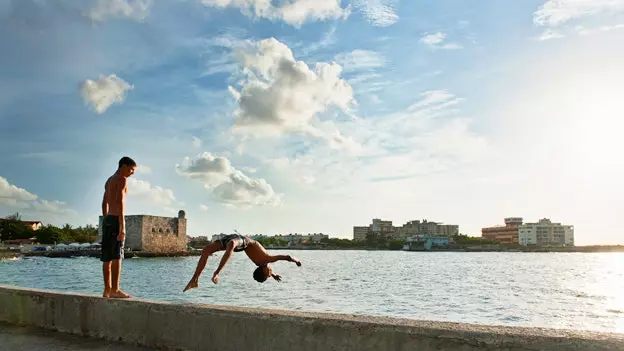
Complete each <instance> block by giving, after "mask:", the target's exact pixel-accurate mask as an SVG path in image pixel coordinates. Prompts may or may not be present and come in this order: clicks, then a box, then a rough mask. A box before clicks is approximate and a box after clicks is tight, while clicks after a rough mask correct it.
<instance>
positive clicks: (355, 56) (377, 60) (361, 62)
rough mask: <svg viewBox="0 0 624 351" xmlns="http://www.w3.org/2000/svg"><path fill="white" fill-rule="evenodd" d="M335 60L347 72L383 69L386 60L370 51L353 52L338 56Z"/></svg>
mask: <svg viewBox="0 0 624 351" xmlns="http://www.w3.org/2000/svg"><path fill="white" fill-rule="evenodd" d="M334 60H335V61H336V62H337V63H338V64H340V65H341V66H342V67H343V68H344V70H345V71H359V70H366V69H373V68H378V67H383V66H384V65H385V64H386V58H385V57H384V56H383V55H381V54H379V53H377V52H375V51H368V50H353V51H351V52H345V53H341V54H338V55H336V57H334Z"/></svg>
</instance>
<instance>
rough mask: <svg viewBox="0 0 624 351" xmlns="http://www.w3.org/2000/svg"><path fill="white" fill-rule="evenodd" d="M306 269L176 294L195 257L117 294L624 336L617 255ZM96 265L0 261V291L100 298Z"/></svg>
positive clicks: (134, 271) (159, 267)
mask: <svg viewBox="0 0 624 351" xmlns="http://www.w3.org/2000/svg"><path fill="white" fill-rule="evenodd" d="M295 254H296V255H297V256H298V257H299V258H300V259H301V260H302V262H303V266H302V267H301V268H298V267H296V266H295V265H294V264H291V263H285V262H279V263H277V264H275V265H274V270H275V271H276V272H277V273H278V274H280V275H282V279H283V281H282V282H281V283H277V282H275V281H267V282H266V283H263V284H259V283H257V282H256V281H254V280H253V277H252V271H253V269H254V267H253V264H252V263H251V262H250V261H249V260H248V259H247V258H246V256H245V255H244V254H235V255H234V256H233V257H232V259H231V260H230V262H229V263H228V265H227V266H226V267H225V269H224V270H223V273H222V274H221V281H220V283H219V285H214V284H212V283H211V282H210V277H211V275H212V272H213V271H214V269H215V268H216V265H217V264H218V260H219V259H220V257H211V258H210V260H209V263H208V267H207V269H206V271H205V275H204V276H203V277H202V279H201V280H200V287H199V288H198V289H194V290H191V291H190V292H187V293H184V294H182V289H183V288H184V286H185V285H186V283H187V281H188V279H189V278H190V276H191V275H192V273H193V271H194V269H195V265H196V263H197V257H185V258H150V259H146V258H140V259H129V260H125V261H124V263H123V272H122V288H124V289H126V291H128V292H129V293H131V294H133V295H134V296H136V297H140V298H147V299H152V300H166V301H171V302H196V303H209V304H221V305H237V306H253V307H270V308H282V309H291V310H299V311H330V312H339V313H354V314H367V315H382V316H396V317H406V318H414V319H429V320H444V321H455V322H468V323H479V324H504V325H518V326H520V325H521V326H542V327H554V328H569V329H586V330H598V331H610V332H620V333H624V313H623V311H624V294H622V292H623V291H624V254H622V253H597V254H584V253H419V252H367V251H298V252H295ZM101 282H102V278H101V265H100V262H99V261H98V260H97V259H92V258H76V259H47V258H26V259H22V260H19V261H3V262H2V263H0V284H9V285H18V286H25V287H36V288H43V289H54V290H69V291H76V292H85V293H92V294H100V293H101V290H102V283H101Z"/></svg>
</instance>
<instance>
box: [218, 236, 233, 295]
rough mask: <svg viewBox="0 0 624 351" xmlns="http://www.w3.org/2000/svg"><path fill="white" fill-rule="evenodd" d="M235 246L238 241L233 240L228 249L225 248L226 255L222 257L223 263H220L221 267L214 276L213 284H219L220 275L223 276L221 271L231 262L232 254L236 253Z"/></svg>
mask: <svg viewBox="0 0 624 351" xmlns="http://www.w3.org/2000/svg"><path fill="white" fill-rule="evenodd" d="M235 245H236V240H232V241H230V242H229V243H228V244H227V247H226V248H225V253H224V254H223V257H221V262H219V267H217V270H216V271H215V272H214V274H213V275H212V282H213V283H215V284H217V283H218V282H219V274H221V270H222V269H223V267H224V266H225V264H226V263H227V262H228V261H229V259H230V256H232V252H233V251H234V246H235Z"/></svg>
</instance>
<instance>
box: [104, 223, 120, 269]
mask: <svg viewBox="0 0 624 351" xmlns="http://www.w3.org/2000/svg"><path fill="white" fill-rule="evenodd" d="M119 227H120V223H119V217H118V216H111V215H107V216H104V218H103V219H102V255H101V257H100V261H102V262H110V261H113V260H121V259H123V256H124V254H123V248H124V243H123V241H119V240H117V235H119Z"/></svg>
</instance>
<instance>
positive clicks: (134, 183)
mask: <svg viewBox="0 0 624 351" xmlns="http://www.w3.org/2000/svg"><path fill="white" fill-rule="evenodd" d="M128 196H133V197H136V198H139V199H141V200H143V201H146V202H148V203H151V204H155V205H161V206H169V205H171V204H174V203H175V202H176V199H175V196H174V195H173V191H171V189H164V188H161V187H160V186H152V184H150V182H148V181H145V180H140V179H136V178H129V179H128Z"/></svg>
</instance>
